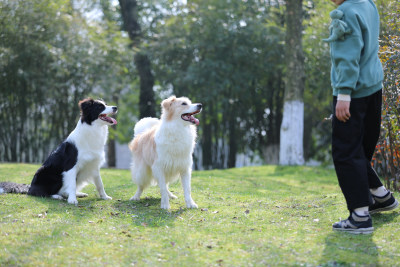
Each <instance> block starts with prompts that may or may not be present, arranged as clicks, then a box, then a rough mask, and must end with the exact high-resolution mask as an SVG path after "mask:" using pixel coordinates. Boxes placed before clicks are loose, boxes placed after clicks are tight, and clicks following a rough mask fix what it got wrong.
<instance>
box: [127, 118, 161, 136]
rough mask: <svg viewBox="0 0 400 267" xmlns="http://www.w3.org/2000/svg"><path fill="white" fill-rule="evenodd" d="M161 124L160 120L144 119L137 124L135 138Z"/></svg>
mask: <svg viewBox="0 0 400 267" xmlns="http://www.w3.org/2000/svg"><path fill="white" fill-rule="evenodd" d="M159 123H160V120H159V119H157V118H150V117H149V118H143V119H141V120H140V121H138V123H136V125H135V128H134V129H133V131H134V136H137V135H138V134H141V133H143V132H145V131H146V130H148V129H150V128H152V127H153V126H154V125H157V124H159Z"/></svg>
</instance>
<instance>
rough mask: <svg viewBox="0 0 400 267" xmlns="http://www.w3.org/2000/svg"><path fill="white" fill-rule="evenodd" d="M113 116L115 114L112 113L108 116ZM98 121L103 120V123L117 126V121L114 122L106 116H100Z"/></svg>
mask: <svg viewBox="0 0 400 267" xmlns="http://www.w3.org/2000/svg"><path fill="white" fill-rule="evenodd" d="M114 114H115V113H112V114H110V115H114ZM99 119H100V120H103V121H105V122H108V123H110V124H112V125H115V124H117V120H115V119H114V118H111V117H108V116H107V114H100V116H99Z"/></svg>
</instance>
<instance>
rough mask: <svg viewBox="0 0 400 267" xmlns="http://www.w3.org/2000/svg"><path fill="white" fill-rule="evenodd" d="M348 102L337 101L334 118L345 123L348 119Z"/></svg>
mask: <svg viewBox="0 0 400 267" xmlns="http://www.w3.org/2000/svg"><path fill="white" fill-rule="evenodd" d="M350 116H351V115H350V101H342V100H338V101H337V103H336V118H337V119H338V120H339V121H342V122H346V121H348V120H349V119H350Z"/></svg>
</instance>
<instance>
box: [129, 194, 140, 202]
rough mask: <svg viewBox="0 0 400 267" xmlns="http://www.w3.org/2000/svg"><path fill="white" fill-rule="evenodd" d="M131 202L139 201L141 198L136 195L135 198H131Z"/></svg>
mask: <svg viewBox="0 0 400 267" xmlns="http://www.w3.org/2000/svg"><path fill="white" fill-rule="evenodd" d="M129 200H130V201H139V200H140V197H138V196H136V195H134V196H133V197H131V198H130V199H129Z"/></svg>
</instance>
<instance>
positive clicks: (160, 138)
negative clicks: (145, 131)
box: [156, 120, 197, 154]
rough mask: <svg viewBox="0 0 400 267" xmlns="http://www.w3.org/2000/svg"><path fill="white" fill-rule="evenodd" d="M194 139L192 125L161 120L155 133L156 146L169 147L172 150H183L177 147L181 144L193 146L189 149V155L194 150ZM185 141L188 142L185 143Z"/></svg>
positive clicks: (194, 129) (194, 133)
mask: <svg viewBox="0 0 400 267" xmlns="http://www.w3.org/2000/svg"><path fill="white" fill-rule="evenodd" d="M161 133H162V135H161ZM196 137H197V132H196V127H195V126H194V125H190V124H188V123H182V122H176V121H166V120H161V124H160V128H159V129H158V131H157V133H156V142H157V143H158V144H163V145H166V146H171V148H173V149H174V150H177V149H180V148H183V147H182V146H179V144H182V143H186V144H187V143H189V144H193V147H190V154H191V153H193V150H194V146H195V140H196ZM188 139H189V140H188ZM185 140H188V141H187V142H185Z"/></svg>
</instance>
